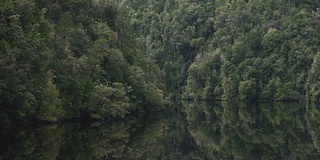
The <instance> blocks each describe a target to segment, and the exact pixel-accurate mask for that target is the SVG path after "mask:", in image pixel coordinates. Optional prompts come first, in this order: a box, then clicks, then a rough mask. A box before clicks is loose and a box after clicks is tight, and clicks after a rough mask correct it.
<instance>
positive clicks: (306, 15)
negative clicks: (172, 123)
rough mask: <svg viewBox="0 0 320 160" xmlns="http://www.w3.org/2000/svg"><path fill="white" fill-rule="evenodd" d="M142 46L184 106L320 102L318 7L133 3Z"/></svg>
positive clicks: (280, 0) (196, 0) (297, 0)
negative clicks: (218, 101) (222, 102)
mask: <svg viewBox="0 0 320 160" xmlns="http://www.w3.org/2000/svg"><path fill="white" fill-rule="evenodd" d="M130 5H131V7H132V8H133V12H132V14H131V16H132V18H131V23H132V26H133V28H134V30H135V31H136V32H135V33H136V36H137V39H138V40H139V41H140V42H141V43H140V47H139V48H141V49H142V50H143V51H144V52H146V53H148V54H151V56H152V57H153V59H154V60H155V61H156V63H157V64H158V65H159V67H160V68H161V69H162V70H163V72H164V82H165V84H166V86H167V88H168V91H170V94H171V95H173V96H175V95H182V98H184V99H222V100H301V99H307V100H308V101H318V100H319V98H320V92H319V91H320V90H319V89H320V81H319V80H320V79H319V76H320V70H319V69H318V68H319V67H320V62H319V60H320V59H319V58H320V53H319V45H318V44H319V42H320V41H319V40H320V35H319V34H318V32H317V31H319V30H320V23H319V21H320V10H319V7H320V2H319V1H310V0H306V1H301V0H290V1H289V0H266V1H261V0H225V1H223V0H215V1H212V0H187V1H180V0H178V1H170V0H160V1H152V0H135V1H132V2H131V4H130Z"/></svg>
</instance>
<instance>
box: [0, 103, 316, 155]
mask: <svg viewBox="0 0 320 160" xmlns="http://www.w3.org/2000/svg"><path fill="white" fill-rule="evenodd" d="M28 159H34V160H40V159H43V160H51V159H53V160H54V159H61V160H89V159H150V160H156V159H164V160H166V159H169V160H170V159H172V160H176V159H182V160H185V159H210V160H211V159H228V160H229V159H231V160H232V159H244V160H251V159H258V160H260V159H264V160H271V159H300V160H312V159H315V160H316V159H320V106H318V105H305V104H303V103H237V104H233V103H227V102H214V103H210V104H208V103H189V102H177V103H173V104H172V105H170V106H169V107H167V109H166V110H165V111H164V112H163V113H162V112H161V113H154V114H153V115H149V116H148V117H144V118H137V117H127V118H126V119H125V120H122V121H116V122H104V123H92V124H89V125H82V124H76V123H67V124H56V125H45V126H37V127H35V126H29V127H24V128H1V131H0V160H28Z"/></svg>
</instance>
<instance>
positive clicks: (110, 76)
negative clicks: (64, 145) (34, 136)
mask: <svg viewBox="0 0 320 160" xmlns="http://www.w3.org/2000/svg"><path fill="white" fill-rule="evenodd" d="M0 13H1V18H0V20H1V21H0V37H1V40H0V48H1V54H0V107H1V108H0V113H1V116H0V118H1V119H2V120H4V121H9V120H12V119H17V120H19V119H31V120H32V119H36V120H44V121H57V120H60V119H71V118H78V117H91V118H95V119H102V118H108V117H123V116H124V115H126V114H129V113H131V112H136V111H144V110H151V111H152V110H157V109H159V108H160V107H161V105H162V103H163V96H164V95H163V94H164V90H165V86H164V84H163V82H162V81H163V80H162V73H161V71H160V69H159V68H158V67H157V65H156V64H155V63H154V62H153V61H152V60H151V59H150V58H148V57H146V56H145V55H144V54H142V53H140V52H139V50H138V49H137V48H136V47H135V46H136V45H135V40H134V38H133V36H132V35H133V33H132V29H131V27H130V20H129V18H130V17H129V16H127V15H128V14H127V13H128V10H126V7H122V6H120V5H118V4H117V3H113V2H109V1H102V0H101V1H100V0H93V1H87V0H57V1H47V0H26V1H20V0H4V1H1V2H0Z"/></svg>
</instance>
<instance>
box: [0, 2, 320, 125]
mask: <svg viewBox="0 0 320 160" xmlns="http://www.w3.org/2000/svg"><path fill="white" fill-rule="evenodd" d="M319 7H320V2H318V1H311V0H307V1H301V0H291V1H289V0H281V1H280V0H266V1H260V0H226V1H223V0H215V1H212V0H186V1H181V0H177V1H171V0H158V1H153V0H133V1H125V0H123V1H108V0H51V1H47V0H25V1H19V0H3V1H1V2H0V13H1V15H0V37H1V39H0V51H1V52H0V113H1V114H0V118H1V119H2V120H4V121H10V120H12V119H18V120H19V119H37V120H45V121H57V120H61V119H72V118H79V117H90V118H95V119H103V118H108V117H123V116H125V115H126V114H130V113H134V112H142V111H152V110H158V109H160V108H161V106H162V105H163V101H164V98H165V97H173V98H183V99H192V100H194V99H206V100H213V99H220V100H221V99H222V100H270V101H271V100H301V99H306V100H308V101H312V102H315V101H318V100H319V99H320V70H319V68H320V52H319V44H320V34H319V33H318V31H320V23H319V22H320V9H319Z"/></svg>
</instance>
